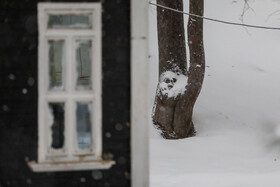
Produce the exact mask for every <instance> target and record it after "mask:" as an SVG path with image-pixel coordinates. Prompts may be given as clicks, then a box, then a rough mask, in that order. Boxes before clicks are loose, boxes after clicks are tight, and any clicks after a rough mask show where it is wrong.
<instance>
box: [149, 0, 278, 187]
mask: <svg viewBox="0 0 280 187" xmlns="http://www.w3.org/2000/svg"><path fill="white" fill-rule="evenodd" d="M251 7H252V8H253V9H254V12H253V11H251V10H248V11H247V12H246V14H245V17H244V22H245V23H248V24H257V25H266V26H274V27H280V13H279V12H280V1H277V0H255V1H251ZM185 8H186V10H185V11H188V9H187V7H185ZM242 9H243V3H242V0H236V1H232V0H211V1H210V0H205V16H208V17H212V18H219V19H223V20H227V21H233V22H240V20H239V18H240V17H239V16H240V14H241V12H242ZM275 11H276V12H275ZM277 11H278V12H277ZM273 12H275V14H273V15H272V16H270V17H269V15H270V14H271V13H273ZM155 17H156V11H155V8H154V7H150V18H151V19H150V33H151V34H150V35H151V36H150V54H151V58H150V59H151V70H150V71H151V72H152V73H151V75H152V77H151V99H150V101H151V107H152V103H153V99H154V94H155V91H156V85H157V78H158V76H157V63H158V57H157V56H158V52H157V35H156V21H155ZM268 17H269V19H268V20H267V18H268ZM185 18H187V17H185ZM204 42H205V53H206V65H207V66H208V67H207V68H206V76H205V82H204V85H203V89H202V91H201V94H200V96H199V99H198V101H197V103H196V106H195V111H194V123H195V127H196V130H197V136H196V137H193V138H188V139H184V140H164V139H161V138H160V137H159V135H158V133H157V132H156V130H155V129H154V128H153V126H152V125H151V132H150V174H151V182H150V184H151V187H279V186H280V177H279V176H280V83H279V82H280V31H271V30H259V29H252V28H248V29H245V28H243V27H236V26H230V25H223V24H220V23H212V22H209V21H205V24H204Z"/></svg>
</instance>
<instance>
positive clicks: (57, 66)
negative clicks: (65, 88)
mask: <svg viewBox="0 0 280 187" xmlns="http://www.w3.org/2000/svg"><path fill="white" fill-rule="evenodd" d="M63 48H64V41H63V40H50V41H49V77H50V81H49V88H51V89H52V88H54V89H55V88H62V76H63V75H62V72H63V71H62V64H63V56H64V54H63V53H64V51H63Z"/></svg>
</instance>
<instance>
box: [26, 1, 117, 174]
mask: <svg viewBox="0 0 280 187" xmlns="http://www.w3.org/2000/svg"><path fill="white" fill-rule="evenodd" d="M50 13H51V14H68V13H70V14H84V13H85V14H87V13H90V14H92V19H90V21H91V22H92V23H91V24H92V27H91V28H79V29H77V28H74V29H73V28H47V23H48V14H50ZM38 23H39V65H38V80H39V81H38V82H39V83H38V91H39V93H38V139H39V142H38V163H36V162H31V163H29V166H30V167H31V169H32V170H33V171H37V172H42V171H67V170H88V169H107V168H110V167H111V166H112V164H114V161H104V160H102V96H101V91H102V65H101V48H102V47H101V23H102V21H101V3H39V4H38ZM49 39H59V40H64V49H63V50H64V52H65V54H64V57H65V58H64V61H63V65H62V67H63V68H62V69H63V77H62V80H63V81H62V82H63V84H64V87H63V90H61V89H55V90H49V88H48V87H49V70H48V69H49V61H48V55H49V54H48V53H49V50H48V40H49ZM77 39H89V40H91V41H92V65H91V68H92V69H91V80H92V81H91V83H92V85H91V90H76V77H77V71H76V57H75V55H76V50H75V49H76V48H75V41H76V40H77ZM52 102H64V120H65V121H64V147H63V150H61V151H54V152H48V148H49V146H50V138H51V129H50V126H49V124H48V120H47V119H48V115H49V109H48V103H52ZM76 102H88V103H89V102H91V103H92V110H91V118H92V120H91V123H92V126H91V131H92V132H91V133H92V146H93V150H88V151H84V150H78V149H77V132H76Z"/></svg>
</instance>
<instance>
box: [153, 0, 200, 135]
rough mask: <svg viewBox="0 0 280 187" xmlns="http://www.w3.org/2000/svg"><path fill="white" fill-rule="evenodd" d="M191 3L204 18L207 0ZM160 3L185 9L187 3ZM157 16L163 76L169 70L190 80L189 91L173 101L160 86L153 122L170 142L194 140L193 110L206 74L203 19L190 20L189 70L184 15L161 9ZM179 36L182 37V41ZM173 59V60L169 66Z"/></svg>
mask: <svg viewBox="0 0 280 187" xmlns="http://www.w3.org/2000/svg"><path fill="white" fill-rule="evenodd" d="M189 2H190V11H189V12H190V13H192V14H197V15H201V16H202V15H203V8H204V7H203V0H190V1H189ZM158 4H161V5H164V6H167V7H170V8H175V9H178V10H182V4H183V3H182V1H181V0H175V1H174V0H158ZM157 17H158V41H159V42H158V45H159V73H160V76H161V75H162V74H164V72H166V71H172V72H174V73H177V74H183V75H187V76H188V80H187V83H186V90H185V91H184V92H183V93H181V94H179V95H178V96H176V97H173V98H170V97H168V96H167V95H163V94H162V92H161V90H160V89H161V88H160V86H158V90H157V94H156V98H155V106H154V112H153V123H154V124H155V125H156V127H158V128H159V129H161V131H162V136H163V137H164V138H166V139H180V138H186V137H191V136H194V135H195V129H194V124H193V121H192V115H193V107H194V104H195V102H196V99H197V97H198V95H199V93H200V90H201V88H202V83H203V78H204V72H205V55H204V47H203V19H200V18H196V17H193V16H190V17H189V22H188V41H189V43H188V44H189V49H190V67H189V70H188V71H187V60H186V52H185V51H186V50H185V36H184V27H183V25H184V22H183V15H182V14H179V13H176V12H171V11H169V10H164V11H163V9H161V8H158V9H157ZM172 24H173V25H172ZM174 24H175V25H174ZM174 27H176V28H174ZM173 29H175V31H173ZM179 35H180V37H182V38H179V37H178V36H179ZM171 55H174V56H171ZM172 57H173V58H172ZM174 57H176V58H174ZM170 59H172V60H173V61H171V63H168V62H169V61H170ZM162 81H166V80H163V79H160V81H159V85H160V84H161V82H162ZM167 81H168V82H167V83H166V84H168V85H169V82H170V80H169V79H167Z"/></svg>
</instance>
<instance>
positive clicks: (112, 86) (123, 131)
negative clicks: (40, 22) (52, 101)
mask: <svg viewBox="0 0 280 187" xmlns="http://www.w3.org/2000/svg"><path fill="white" fill-rule="evenodd" d="M37 2H39V1H37V0H20V1H19V0H1V1H0V187H6V186H12V187H25V186H35V187H56V186H57V187H58V186H59V187H60V186H67V187H71V186H79V187H80V186H105V187H109V186H112V187H118V186H122V187H125V186H130V15H129V14H130V10H129V6H130V5H129V1H128V0H110V1H109V0H108V1H107V0H103V2H102V7H103V12H102V17H103V18H102V19H103V26H102V32H103V33H102V35H103V38H102V42H103V43H102V45H103V48H102V50H103V55H102V56H103V153H104V154H103V157H104V158H111V157H112V158H113V159H114V160H115V161H116V162H117V164H116V165H115V166H113V167H112V168H111V169H110V170H97V171H75V172H57V173H33V172H32V171H31V170H30V169H29V168H28V166H27V162H28V161H32V160H37V145H38V143H37V140H38V137H37V130H38V128H37V126H38V124H37V119H38V116H37V97H38V91H37V89H38V82H37V66H38V59H37V57H38V56H37V50H38V49H37V47H38V30H37ZM40 2H42V1H40ZM46 2H63V0H60V1H55V0H52V1H50V0H49V1H46ZM65 2H66V1H65ZM67 2H79V0H76V1H72V0H67ZM91 2H95V1H91Z"/></svg>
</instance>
